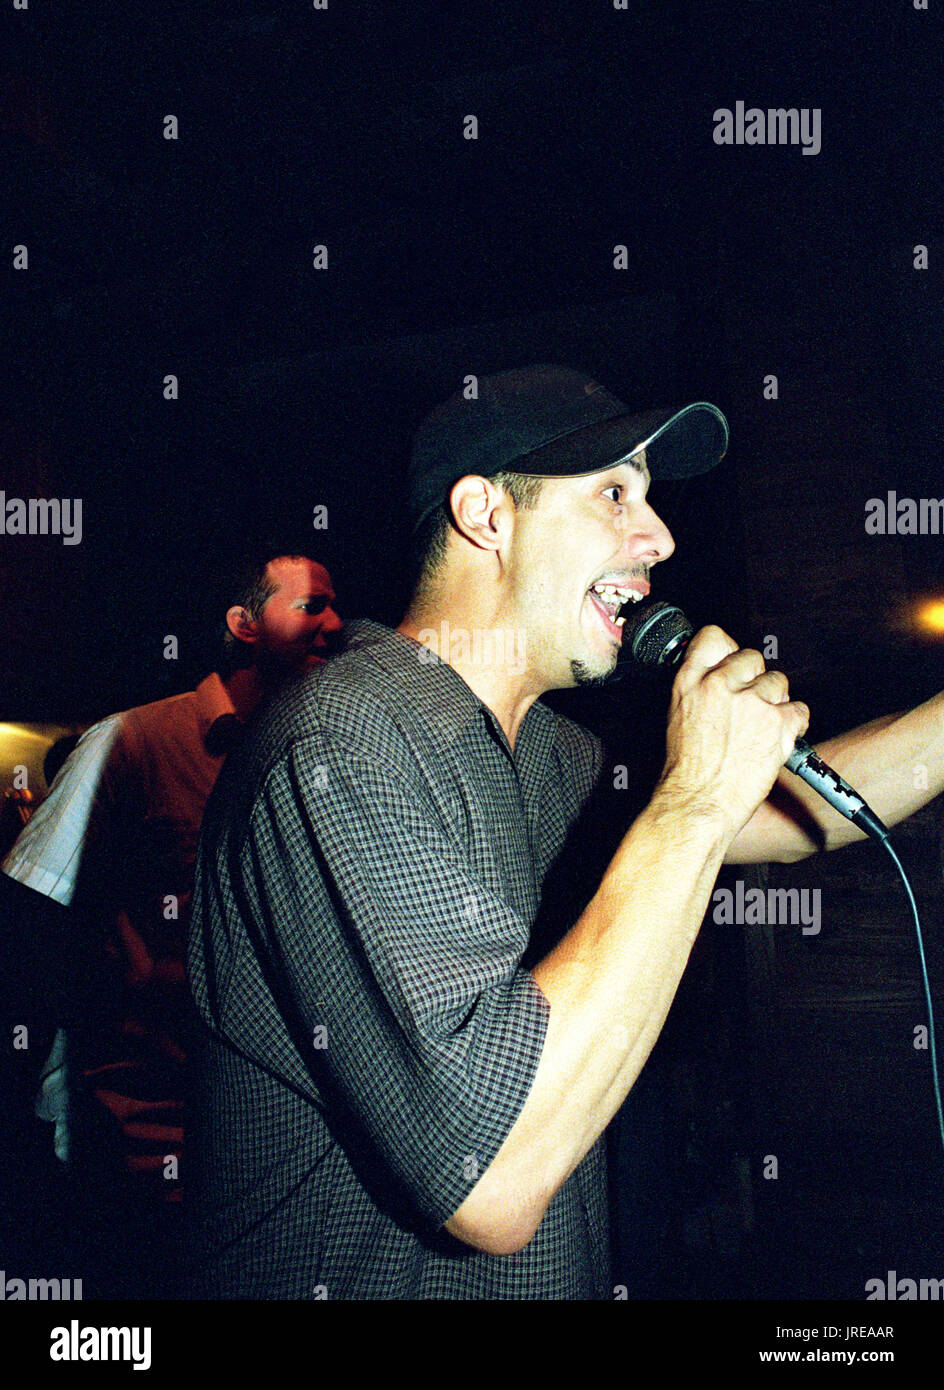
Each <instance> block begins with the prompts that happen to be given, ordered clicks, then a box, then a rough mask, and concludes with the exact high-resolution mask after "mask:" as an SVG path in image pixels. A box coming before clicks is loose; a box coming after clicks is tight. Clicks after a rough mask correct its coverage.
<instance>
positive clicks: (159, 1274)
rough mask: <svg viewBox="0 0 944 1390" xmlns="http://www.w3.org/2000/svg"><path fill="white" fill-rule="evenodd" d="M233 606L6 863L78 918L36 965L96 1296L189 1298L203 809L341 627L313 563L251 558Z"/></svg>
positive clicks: (71, 774) (64, 778)
mask: <svg viewBox="0 0 944 1390" xmlns="http://www.w3.org/2000/svg"><path fill="white" fill-rule="evenodd" d="M229 597H230V599H231V600H234V601H232V602H231V603H230V604H229V606H228V608H227V611H226V614H225V634H224V638H223V656H222V661H221V666H220V670H219V671H213V672H211V673H210V674H209V675H208V676H207V677H206V678H205V679H204V680H203V681H201V682H200V684H199V685H198V686H197V688H196V690H193V691H189V692H187V693H185V694H182V695H175V696H172V697H171V698H170V699H165V700H159V701H156V702H155V703H153V704H148V705H142V706H139V707H137V708H135V709H130V710H126V711H125V712H124V713H122V714H116V715H112V716H110V717H109V718H107V719H105V720H102V721H100V722H99V723H98V724H96V725H94V726H93V727H92V728H91V729H90V730H89V731H88V732H87V733H86V734H85V736H84V737H83V738H82V739H81V741H80V742H79V744H78V747H77V748H76V750H75V751H74V752H73V753H72V755H71V756H70V757H69V758H68V760H67V761H66V763H65V765H64V766H63V768H62V770H61V772H60V773H59V775H58V776H57V777H56V779H55V781H54V783H53V785H52V788H51V790H50V794H49V796H48V797H47V799H46V801H45V802H44V803H43V804H42V806H41V807H40V808H39V810H38V811H37V812H36V814H35V815H34V816H33V818H32V820H31V821H30V823H29V825H28V826H27V828H26V830H25V831H24V832H23V834H22V835H21V836H20V838H19V840H18V841H17V843H16V845H15V846H14V848H13V850H11V852H10V854H9V855H8V856H7V858H6V859H5V861H4V863H3V870H4V872H5V873H6V874H7V875H8V876H9V877H10V878H11V879H13V880H16V881H17V882H18V883H19V884H21V885H24V886H25V889H27V890H32V891H30V892H29V893H28V894H26V904H27V906H26V910H27V911H29V910H30V909H33V910H35V908H36V902H35V895H36V894H40V895H42V897H43V899H44V900H48V902H49V903H55V904H61V905H63V906H65V907H68V908H69V911H70V920H69V922H68V924H65V923H63V921H62V920H61V918H60V917H59V915H58V912H59V910H58V909H53V908H49V909H48V910H47V911H46V913H45V914H44V922H43V923H42V924H39V925H38V926H37V928H36V930H35V931H34V932H33V938H34V940H33V950H34V952H35V954H36V956H37V957H38V958H40V959H41V958H42V957H43V956H44V954H45V953H49V952H50V949H51V948H52V950H53V951H55V953H56V954H57V955H58V956H59V957H60V958H59V959H58V960H57V961H49V960H48V959H47V960H44V961H43V964H42V968H41V969H38V970H37V975H38V976H39V978H42V979H45V980H50V979H53V980H55V979H56V978H57V977H58V979H59V985H60V988H59V991H54V994H55V993H57V992H58V993H59V995H60V999H59V1009H60V1012H59V1013H58V1015H56V1016H55V1017H54V1018H53V1021H54V1022H63V1023H64V1024H65V1027H64V1028H63V1029H60V1030H59V1031H58V1032H57V1035H56V1039H55V1044H54V1047H53V1051H52V1053H51V1054H50V1057H49V1059H48V1061H47V1063H46V1067H45V1069H44V1077H43V1086H42V1092H41V1096H40V1099H39V1102H38V1105H37V1113H38V1114H39V1115H40V1116H41V1117H42V1118H46V1119H49V1120H51V1121H54V1122H55V1125H56V1137H55V1145H56V1152H57V1154H58V1155H59V1157H60V1158H62V1159H64V1160H68V1161H69V1162H70V1163H71V1165H72V1166H73V1168H74V1170H75V1173H76V1177H77V1178H78V1180H79V1184H80V1185H81V1188H82V1190H83V1192H84V1193H85V1194H87V1208H86V1215H87V1216H90V1220H89V1223H88V1226H87V1228H86V1229H81V1228H80V1230H79V1232H78V1237H77V1242H78V1245H79V1251H78V1252H77V1253H78V1256H79V1258H82V1257H87V1258H88V1260H89V1261H90V1264H88V1263H86V1264H85V1265H84V1269H85V1271H88V1270H89V1268H90V1267H91V1270H92V1274H91V1277H89V1274H88V1272H86V1283H85V1289H86V1297H89V1296H99V1297H101V1296H109V1295H113V1296H120V1295H123V1296H129V1297H134V1296H140V1295H142V1294H144V1293H154V1294H158V1293H164V1294H166V1295H170V1296H172V1295H173V1294H174V1292H175V1290H174V1289H173V1287H172V1283H171V1271H172V1268H173V1261H172V1259H171V1256H172V1254H173V1251H172V1248H171V1247H172V1241H173V1238H174V1232H173V1225H176V1224H177V1220H178V1218H177V1217H175V1216H173V1215H172V1214H170V1213H172V1212H173V1211H174V1210H175V1209H176V1208H177V1207H178V1206H179V1203H180V1199H181V1195H182V1191H181V1184H180V1168H179V1164H180V1157H181V1149H182V1146H183V1137H184V1136H183V1109H184V1104H185V1099H186V1092H187V1083H186V1059H187V1055H188V1053H189V1050H190V1044H189V1035H190V1032H191V1027H192V1014H193V1005H192V1002H191V1000H190V997H189V993H188V991H187V988H186V981H185V975H184V954H185V943H186V933H187V927H188V923H189V916H190V899H191V894H192V886H193V864H194V857H195V854H196V846H197V838H198V834H199V829H200V822H201V820H202V817H203V810H204V806H205V804H206V800H207V797H208V796H209V794H210V790H211V788H212V786H213V783H214V782H215V781H216V778H217V775H218V773H219V770H220V767H221V766H222V763H223V760H224V758H225V756H226V754H227V752H228V751H229V749H230V748H231V747H232V746H233V743H234V742H235V740H236V739H237V738H238V736H239V734H240V731H241V729H242V727H243V725H244V723H245V721H246V720H247V719H248V718H249V716H250V715H251V714H252V713H253V712H254V710H255V709H256V708H257V706H258V705H259V704H260V702H262V701H263V700H264V699H265V698H267V697H268V696H269V695H270V694H271V692H272V690H273V689H274V688H275V686H276V685H277V684H279V683H281V682H284V681H285V680H286V679H288V678H290V677H296V676H299V675H302V674H304V673H305V672H307V671H310V670H312V669H314V668H315V667H316V666H318V665H321V664H323V662H324V661H325V659H326V658H327V656H328V655H329V654H330V652H331V651H332V650H333V648H334V645H335V640H336V638H337V635H338V633H339V632H340V629H341V622H340V619H339V618H338V616H337V614H336V612H335V611H334V607H333V604H334V591H333V589H332V585H331V578H330V576H329V574H328V572H327V571H326V570H325V569H324V568H323V567H322V566H321V565H319V564H317V563H316V562H315V561H313V560H310V559H308V558H307V557H305V556H300V555H278V554H276V555H273V554H272V553H271V552H268V553H267V554H265V555H263V556H262V557H261V558H259V559H257V560H252V561H250V562H249V563H248V564H247V565H245V566H244V568H243V570H242V571H241V572H240V573H239V574H238V575H237V576H234V579H233V581H232V584H231V589H230V594H229ZM21 897H22V893H21ZM30 900H33V901H30ZM168 1208H169V1209H170V1212H168ZM155 1209H158V1210H161V1211H162V1212H164V1213H165V1214H164V1215H163V1216H162V1218H161V1221H160V1224H159V1225H158V1226H155V1225H154V1221H155ZM96 1241H97V1242H98V1243H99V1248H98V1249H97V1251H96V1250H95V1248H94V1244H93V1245H92V1246H91V1248H90V1247H89V1243H90V1242H93V1243H94V1242H96ZM96 1265H97V1268H96Z"/></svg>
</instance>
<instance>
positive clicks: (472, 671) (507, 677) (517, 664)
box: [397, 604, 542, 748]
mask: <svg viewBox="0 0 944 1390" xmlns="http://www.w3.org/2000/svg"><path fill="white" fill-rule="evenodd" d="M397 631H398V632H402V633H403V635H404V636H405V637H411V638H412V639H413V641H414V642H419V643H421V644H422V645H423V646H424V647H427V648H429V649H430V650H431V651H433V652H435V653H436V655H437V656H438V657H439V658H440V660H441V661H445V662H447V663H448V664H449V665H450V666H451V667H452V668H453V670H454V671H457V672H458V674H459V675H460V676H461V677H462V679H463V680H464V681H465V683H466V685H467V686H468V687H469V689H470V690H471V691H473V693H474V694H475V695H477V696H478V698H479V699H480V700H481V701H482V703H483V704H484V705H486V706H487V707H488V708H489V709H490V710H491V712H492V714H494V716H495V718H496V719H497V720H498V722H499V724H500V726H501V728H502V730H503V731H504V734H505V737H506V738H507V740H508V744H509V747H511V748H514V746H515V738H516V737H517V734H518V730H519V729H520V728H521V724H522V721H523V720H524V717H525V715H526V714H527V712H528V710H529V709H530V708H531V706H532V705H533V704H534V702H535V700H536V699H537V698H538V696H539V695H540V694H541V693H542V692H541V691H540V690H538V689H536V688H534V687H533V685H532V683H531V682H530V680H529V677H528V671H527V664H526V661H525V652H524V650H523V647H524V643H523V634H522V633H521V632H520V631H518V630H517V629H515V628H512V627H503V626H502V624H501V623H500V622H496V621H494V620H492V621H490V622H489V621H482V620H481V619H480V618H478V617H477V616H476V615H475V614H474V613H472V612H471V611H469V609H468V608H465V607H463V606H461V605H450V604H442V605H440V604H437V605H435V606H433V605H423V606H416V605H414V606H413V607H411V608H410V609H409V610H408V611H407V613H406V614H405V615H404V618H403V620H402V622H401V623H400V624H399V625H398V627H397Z"/></svg>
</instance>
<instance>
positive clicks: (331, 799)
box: [189, 622, 611, 1299]
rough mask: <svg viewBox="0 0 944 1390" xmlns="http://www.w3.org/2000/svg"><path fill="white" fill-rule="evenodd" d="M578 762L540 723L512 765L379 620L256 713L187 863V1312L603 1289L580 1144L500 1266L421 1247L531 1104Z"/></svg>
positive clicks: (436, 674) (563, 1294) (455, 689)
mask: <svg viewBox="0 0 944 1390" xmlns="http://www.w3.org/2000/svg"><path fill="white" fill-rule="evenodd" d="M600 761H601V754H600V749H599V745H598V743H597V741H596V740H595V739H594V738H593V737H592V735H590V734H589V733H587V732H586V731H585V730H583V729H581V728H579V727H578V726H577V725H576V724H573V723H571V722H570V721H569V720H566V719H564V718H562V717H560V716H559V715H556V714H555V713H554V712H552V711H551V710H550V709H548V708H547V707H546V706H544V705H542V704H541V703H540V702H538V703H536V704H535V705H533V706H532V707H531V709H530V710H529V712H528V714H527V716H526V718H525V719H524V721H523V723H522V726H521V729H520V731H519V734H518V738H517V741H516V745H515V749H514V753H512V751H511V750H510V748H509V746H508V743H507V740H506V739H505V736H504V734H503V733H502V731H501V729H500V727H499V726H498V723H497V721H496V720H495V718H494V716H493V715H492V714H491V712H490V711H489V710H488V709H486V708H485V706H483V705H482V703H481V702H480V701H479V700H478V698H477V697H476V696H475V695H474V694H473V692H472V691H471V690H470V689H469V687H468V686H467V685H466V684H465V682H464V681H463V680H462V679H461V677H460V676H459V675H458V673H457V672H456V671H455V670H453V668H452V667H450V666H448V665H446V664H445V663H442V662H440V661H439V660H438V659H437V658H436V657H434V656H433V655H432V654H431V653H430V652H428V651H427V650H426V649H425V648H421V647H419V646H418V645H417V644H416V643H414V642H412V641H410V640H409V639H408V638H406V637H404V636H402V635H401V634H398V633H394V632H391V631H390V630H389V629H387V628H383V627H379V626H378V625H376V624H373V623H366V622H364V623H353V624H350V628H349V636H348V642H347V646H346V649H345V652H344V653H343V654H342V655H341V656H339V657H337V658H336V659H335V660H334V661H333V662H331V663H329V665H327V666H326V667H324V668H323V669H321V670H319V671H317V672H315V673H312V674H311V675H310V676H308V677H306V678H304V679H302V680H300V681H298V682H296V683H294V684H293V685H291V686H290V687H289V688H288V689H287V690H285V691H284V692H283V694H282V695H281V696H280V697H279V698H278V699H277V701H276V702H275V703H274V704H273V705H272V706H271V707H270V708H269V709H268V710H267V711H266V713H265V715H264V716H263V717H262V718H261V720H260V721H259V724H258V725H257V727H256V729H255V731H254V734H253V735H252V736H251V737H250V738H249V739H247V740H246V742H245V744H244V745H243V747H242V748H241V749H239V750H238V752H237V753H236V754H235V755H234V756H233V757H232V758H231V759H230V761H229V763H228V764H227V766H226V768H225V769H224V772H223V775H222V777H221V778H220V781H219V782H218V784H217V787H216V790H215V791H214V794H213V796H212V797H211V799H210V802H209V806H208V809H207V814H206V817H205V820H204V825H203V831H202V837H201V845H200V851H199V855H198V862H197V881H196V889H195V896H194V908H193V916H192V924H191V939H190V949H189V974H190V981H191V987H192V990H193V993H194V996H195V998H196V1001H197V1005H198V1008H199V1010H200V1012H201V1014H202V1016H203V1019H204V1021H205V1023H206V1024H207V1030H206V1036H205V1038H204V1042H203V1045H202V1055H201V1056H200V1057H199V1058H198V1063H199V1067H198V1070H199V1076H198V1080H197V1085H198V1104H197V1106H196V1112H195V1114H194V1117H193V1122H192V1128H193V1129H194V1131H195V1148H196V1155H195V1166H196V1173H195V1175H194V1177H195V1187H196V1189H197V1192H196V1196H197V1203H198V1211H197V1237H196V1248H197V1251H198V1266H199V1270H198V1273H197V1275H196V1282H195V1285H194V1292H195V1293H197V1294H199V1295H201V1296H204V1297H217V1298H255V1299H319V1298H328V1299H431V1298H441V1299H587V1298H603V1297H607V1296H608V1295H609V1294H610V1293H611V1290H609V1289H608V1278H609V1270H608V1254H607V1246H608V1231H607V1220H608V1218H607V1204H606V1177H605V1160H604V1150H603V1143H602V1141H598V1143H597V1144H596V1145H595V1146H594V1148H593V1149H592V1150H591V1151H590V1153H588V1154H587V1156H586V1157H585V1158H584V1160H583V1161H582V1163H580V1165H579V1166H578V1167H577V1169H576V1170H575V1171H574V1173H573V1174H572V1175H571V1176H570V1178H568V1180H567V1181H566V1182H565V1183H564V1185H563V1186H562V1187H561V1189H560V1190H559V1191H558V1193H557V1194H556V1196H555V1197H554V1198H553V1200H552V1201H551V1204H550V1206H549V1207H548V1209H547V1212H546V1214H545V1216H544V1219H543V1221H542V1222H541V1225H540V1226H539V1228H538V1231H537V1233H536V1235H535V1236H534V1238H533V1239H532V1240H531V1242H530V1243H529V1244H528V1245H527V1246H526V1247H525V1249H523V1250H521V1251H519V1252H517V1253H516V1254H513V1255H507V1256H493V1255H488V1254H485V1253H482V1252H480V1251H476V1250H474V1249H472V1248H471V1247H469V1246H466V1245H464V1244H462V1243H461V1242H459V1241H456V1240H454V1239H453V1238H452V1237H451V1236H450V1235H449V1234H448V1233H447V1232H446V1231H445V1230H444V1229H443V1224H444V1222H445V1221H447V1220H448V1218H449V1217H450V1216H451V1215H452V1214H453V1212H455V1210H456V1208H457V1207H459V1206H460V1204H461V1203H462V1201H463V1200H464V1198H465V1197H466V1196H467V1195H468V1194H469V1192H470V1191H471V1190H472V1188H473V1187H474V1186H475V1183H476V1181H477V1179H478V1177H479V1176H480V1175H481V1173H482V1172H484V1170H485V1169H486V1168H487V1167H488V1165H489V1164H490V1163H491V1161H492V1159H493V1158H494V1157H495V1154H496V1153H497V1151H498V1149H499V1148H500V1147H501V1144H502V1143H503V1141H504V1139H505V1138H506V1136H507V1135H508V1132H509V1130H510V1129H511V1127H512V1125H513V1124H514V1121H515V1119H516V1118H517V1116H518V1114H519V1112H520V1111H521V1108H522V1106H523V1104H524V1102H525V1100H526V1098H527V1096H528V1092H529V1090H530V1089H531V1086H532V1083H533V1080H534V1075H535V1071H536V1068H537V1065H538V1061H539V1058H540V1056H541V1050H542V1046H543V1043H544V1037H545V1032H546V1028H547V1021H548V1015H549V1005H548V1003H547V1000H546V999H545V997H544V995H543V994H542V993H541V991H540V990H539V989H538V987H537V985H536V983H535V982H534V979H533V978H532V976H531V974H530V973H529V972H528V971H527V970H526V969H524V968H523V967H522V964H521V961H522V957H523V955H524V953H525V951H526V948H527V947H528V942H529V935H530V932H531V928H532V925H533V924H534V922H535V918H536V915H537V913H538V909H539V906H540V904H541V897H542V883H543V882H544V879H545V876H546V874H547V872H548V870H549V868H550V867H551V865H552V864H553V863H554V861H555V860H556V859H557V858H558V856H559V855H560V852H561V850H562V847H563V846H564V844H565V841H566V840H567V839H568V832H569V831H570V830H571V828H572V827H573V825H574V822H575V821H576V820H577V817H578V815H579V813H580V811H581V809H582V807H583V806H584V804H585V803H586V801H587V799H588V797H589V795H590V792H591V789H592V787H593V784H594V782H595V781H596V778H597V775H598V773H599V768H600ZM571 838H572V837H571Z"/></svg>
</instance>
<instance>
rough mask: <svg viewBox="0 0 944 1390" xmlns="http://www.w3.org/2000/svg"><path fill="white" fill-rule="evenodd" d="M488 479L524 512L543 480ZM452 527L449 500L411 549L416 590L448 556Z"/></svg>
mask: <svg viewBox="0 0 944 1390" xmlns="http://www.w3.org/2000/svg"><path fill="white" fill-rule="evenodd" d="M489 482H491V483H495V484H496V485H497V486H498V487H500V488H502V489H503V490H504V491H505V492H507V493H508V496H509V497H510V498H511V500H512V501H513V502H514V504H515V506H516V507H517V508H519V509H520V510H522V511H525V510H527V509H528V508H529V507H533V506H535V504H536V503H537V500H538V497H539V496H540V493H541V487H542V486H543V483H544V479H543V478H537V477H534V476H532V475H530V474H525V473H491V474H489ZM453 529H454V523H453V520H452V513H451V512H450V510H449V503H448V501H446V502H440V504H439V506H438V507H436V509H435V510H434V511H432V512H430V514H429V516H428V517H427V518H426V520H425V521H424V522H423V524H422V525H421V526H420V527H419V529H418V530H417V532H416V534H415V536H414V537H413V543H412V549H411V552H410V573H411V575H412V579H413V584H412V587H413V591H414V593H421V592H422V590H423V589H425V588H426V587H427V586H428V585H429V584H430V583H431V581H432V579H433V577H434V576H435V574H436V571H437V570H438V569H439V567H440V565H441V564H442V563H443V561H444V560H445V558H446V549H447V547H448V544H449V535H450V533H451V531H452V530H453Z"/></svg>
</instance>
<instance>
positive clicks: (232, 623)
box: [226, 605, 259, 642]
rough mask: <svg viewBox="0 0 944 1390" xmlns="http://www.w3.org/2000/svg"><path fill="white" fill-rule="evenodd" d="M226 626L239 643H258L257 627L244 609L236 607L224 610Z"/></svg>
mask: <svg viewBox="0 0 944 1390" xmlns="http://www.w3.org/2000/svg"><path fill="white" fill-rule="evenodd" d="M226 626H227V627H228V628H229V630H230V632H231V633H232V634H233V636H234V637H236V638H237V639H238V640H239V641H240V642H258V640H259V625H258V623H255V622H254V621H253V620H252V618H251V617H250V616H249V613H248V611H247V610H246V609H245V608H240V607H239V606H238V605H237V606H235V607H233V608H228V609H227V610H226Z"/></svg>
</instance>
